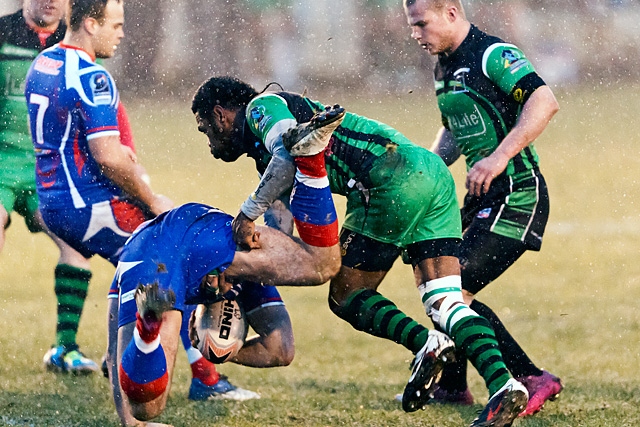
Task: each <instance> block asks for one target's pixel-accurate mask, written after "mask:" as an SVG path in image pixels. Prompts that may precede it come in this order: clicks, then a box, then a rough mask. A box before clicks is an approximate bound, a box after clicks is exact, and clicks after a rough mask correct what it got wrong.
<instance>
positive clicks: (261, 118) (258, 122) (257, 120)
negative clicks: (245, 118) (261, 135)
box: [249, 105, 271, 132]
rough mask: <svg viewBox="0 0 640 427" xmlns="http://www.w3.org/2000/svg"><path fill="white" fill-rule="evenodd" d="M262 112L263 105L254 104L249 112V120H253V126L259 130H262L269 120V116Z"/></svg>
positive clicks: (263, 110)
mask: <svg viewBox="0 0 640 427" xmlns="http://www.w3.org/2000/svg"><path fill="white" fill-rule="evenodd" d="M264 112H265V108H264V105H256V106H255V107H253V108H252V109H251V111H250V112H249V114H250V115H251V121H252V122H253V127H254V128H255V129H256V130H257V131H259V132H263V131H264V129H265V127H266V126H267V124H268V123H269V121H270V120H271V116H270V115H269V116H265V114H264Z"/></svg>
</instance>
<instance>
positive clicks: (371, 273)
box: [192, 77, 527, 425]
mask: <svg viewBox="0 0 640 427" xmlns="http://www.w3.org/2000/svg"><path fill="white" fill-rule="evenodd" d="M324 108H325V107H324V106H323V105H322V104H320V103H318V102H315V101H312V100H311V99H309V98H306V97H303V96H301V95H298V94H295V93H291V92H284V91H282V92H277V93H261V94H259V93H258V92H257V91H256V90H255V89H254V88H253V87H251V86H250V85H248V84H246V83H244V82H242V81H240V80H238V79H235V78H232V77H212V78H210V79H209V80H207V81H206V82H204V83H203V84H202V85H201V86H200V88H199V89H198V90H197V91H196V94H195V96H194V98H193V102H192V111H193V113H194V114H195V116H196V120H197V122H198V128H199V129H200V131H201V132H203V133H204V134H205V135H206V136H207V138H208V139H209V145H210V148H211V153H212V154H213V156H214V157H215V158H218V159H221V160H223V161H226V162H232V161H235V160H236V159H238V158H239V157H240V156H241V155H243V154H247V155H248V156H249V157H251V158H253V159H254V160H255V162H256V165H257V168H258V171H259V172H261V174H262V179H261V181H260V183H259V185H258V187H257V189H256V190H255V192H254V193H253V194H251V195H250V196H249V197H248V198H247V200H246V201H245V202H244V203H243V205H242V207H241V211H240V213H239V214H238V215H237V217H236V218H235V219H234V232H235V237H236V239H237V241H238V243H243V242H244V241H245V240H246V238H247V236H250V235H251V230H252V227H253V221H254V220H255V219H256V218H258V217H259V216H260V215H261V214H262V213H264V212H265V210H267V208H268V207H269V206H270V204H271V203H272V202H273V201H274V200H276V199H277V198H278V197H279V196H280V195H281V194H282V193H283V192H284V191H286V190H288V189H289V188H290V187H291V183H292V182H293V178H292V177H293V174H294V172H295V166H294V164H293V162H292V161H291V158H290V156H289V155H288V152H287V150H286V149H285V148H286V147H288V146H289V145H291V141H296V140H297V139H299V138H302V137H304V135H305V133H304V132H303V133H302V134H300V133H299V132H298V129H299V127H298V124H300V123H307V122H309V120H310V119H311V117H312V116H314V114H317V113H318V112H321V111H322V110H323V109H324ZM309 123H311V124H312V122H309ZM322 129H323V130H324V129H327V128H326V127H325V128H322ZM327 137H328V138H330V141H329V145H328V146H327V148H326V150H325V151H324V154H325V157H326V169H327V173H328V177H329V182H330V186H331V190H332V192H334V193H337V194H341V195H344V196H346V197H347V212H346V217H345V220H344V224H343V229H342V231H341V233H340V247H341V253H342V266H341V268H340V271H339V273H338V275H337V276H336V277H335V278H334V279H332V281H331V285H330V290H329V305H330V307H331V310H332V311H333V312H334V313H335V314H336V315H337V316H339V317H340V318H342V319H343V320H345V321H347V322H349V323H350V324H351V325H352V326H353V327H354V328H355V329H357V330H359V331H364V332H366V333H369V334H371V335H374V336H378V337H382V338H386V339H389V340H392V341H394V342H396V343H399V344H401V345H403V346H405V347H406V348H407V349H409V350H410V351H411V352H413V353H414V354H415V355H416V357H415V359H414V362H413V364H412V374H411V376H410V379H409V382H408V384H407V387H406V388H405V391H404V394H403V402H402V403H403V409H404V410H405V411H408V412H410V411H415V410H418V409H420V408H422V407H423V406H424V404H425V403H426V402H427V401H428V400H429V398H430V396H431V394H432V391H433V390H432V387H433V386H434V383H435V381H434V380H435V378H436V377H437V375H438V374H439V373H440V371H441V369H442V367H443V365H444V364H445V363H447V362H449V361H450V358H451V356H452V353H453V352H454V342H455V345H456V346H458V347H460V348H461V349H462V350H463V351H464V352H465V354H466V355H467V357H468V358H469V359H470V360H471V361H472V363H473V364H474V366H475V367H476V368H477V369H478V372H479V373H480V374H481V376H482V377H483V378H484V380H485V383H486V385H487V387H488V389H489V392H490V394H491V396H492V399H491V401H490V402H489V405H490V408H491V409H492V410H493V411H494V412H493V415H494V420H501V419H504V420H505V422H507V421H508V420H512V419H513V418H515V416H517V414H518V412H519V411H520V410H521V409H524V405H526V402H527V392H526V389H525V388H524V386H522V384H520V383H519V382H517V381H515V380H514V379H513V378H511V375H510V374H509V372H508V370H507V369H506V367H505V365H504V362H503V361H502V356H501V355H500V352H499V350H498V348H497V342H496V341H495V337H494V334H493V330H492V329H491V327H490V326H489V323H488V322H487V321H486V319H484V318H482V317H480V316H478V315H477V314H476V313H475V312H474V311H473V310H471V309H470V308H469V307H468V306H467V305H466V304H465V303H464V302H463V299H462V293H461V288H460V266H459V262H458V259H457V257H456V256H457V248H458V242H459V240H460V237H461V226H460V214H459V210H458V204H457V200H456V194H455V187H454V182H453V178H452V177H451V174H450V173H449V171H448V170H447V167H446V165H445V164H444V162H443V161H442V160H441V159H440V158H439V157H438V156H436V155H434V154H433V153H430V152H429V151H427V150H426V149H424V148H421V147H418V146H416V145H414V144H413V143H411V142H410V141H409V140H408V139H407V138H406V137H405V136H403V135H402V134H401V133H400V132H398V131H397V130H395V129H393V128H391V127H389V126H387V125H385V124H383V123H380V122H377V121H375V120H371V119H368V118H366V117H363V116H359V115H356V114H352V113H346V115H345V117H344V119H343V121H342V122H341V124H340V125H339V126H337V127H336V128H335V129H333V130H332V133H330V134H329V135H327ZM245 230H248V231H245ZM402 252H405V255H406V257H405V259H406V260H407V262H408V263H410V264H411V265H412V267H413V271H414V275H415V279H416V285H417V287H418V290H419V293H420V295H421V298H422V301H423V303H424V307H425V311H426V313H427V314H428V315H429V317H431V319H432V320H433V321H434V323H437V324H439V325H440V327H441V328H442V329H443V330H444V331H445V332H446V333H447V334H448V335H449V336H450V337H451V338H453V341H451V339H450V338H449V337H447V335H444V334H442V333H440V332H438V331H435V330H432V331H429V330H427V328H425V327H424V326H422V325H420V324H419V323H418V322H416V321H415V320H413V319H411V318H409V317H408V316H406V315H405V314H404V313H403V312H402V311H400V310H399V309H398V307H396V305H395V304H394V303H393V302H391V301H390V300H389V299H387V298H385V297H384V296H383V295H381V294H380V293H378V292H377V288H378V286H379V285H380V283H381V282H382V280H383V279H384V277H385V275H386V274H387V272H388V271H389V270H390V269H391V266H392V265H393V263H394V261H395V260H396V259H397V258H398V256H399V255H400V254H401V253H402ZM505 425H506V424H505Z"/></svg>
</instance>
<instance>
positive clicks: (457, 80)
mask: <svg viewBox="0 0 640 427" xmlns="http://www.w3.org/2000/svg"><path fill="white" fill-rule="evenodd" d="M469 71H470V69H469V68H466V67H465V68H459V69H457V70H456V71H455V72H454V73H453V78H454V80H453V81H451V82H449V84H450V85H451V86H452V87H453V90H452V92H453V93H465V92H469V89H468V88H467V77H468V75H469Z"/></svg>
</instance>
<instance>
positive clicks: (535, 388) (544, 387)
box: [517, 370, 564, 417]
mask: <svg viewBox="0 0 640 427" xmlns="http://www.w3.org/2000/svg"><path fill="white" fill-rule="evenodd" d="M517 380H518V381H520V382H521V383H522V384H524V386H525V387H526V388H527V391H528V392H529V403H527V408H526V409H525V410H524V411H522V412H521V413H520V416H521V417H526V416H527V415H533V414H535V413H537V412H539V411H540V410H541V409H542V407H543V406H544V403H545V402H546V401H547V400H550V401H554V400H556V399H557V398H558V395H559V394H560V392H561V391H562V389H563V388H564V386H563V385H562V381H561V380H560V378H558V377H556V376H555V375H553V374H551V373H549V372H547V371H544V370H543V371H542V375H529V376H527V377H519V378H517Z"/></svg>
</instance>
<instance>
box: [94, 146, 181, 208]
mask: <svg viewBox="0 0 640 427" xmlns="http://www.w3.org/2000/svg"><path fill="white" fill-rule="evenodd" d="M89 150H90V151H91V154H92V155H93V157H94V158H95V159H96V161H97V162H98V164H99V165H100V167H101V170H102V172H103V173H104V174H105V175H106V176H107V177H108V178H109V179H110V180H111V181H113V182H114V183H115V184H116V185H117V186H119V187H120V188H122V189H123V190H124V191H125V192H126V193H127V194H129V195H130V196H132V197H135V198H136V199H138V200H139V201H141V202H142V203H144V204H145V205H146V206H148V207H149V209H150V210H151V212H153V213H154V214H156V215H158V214H160V213H162V212H164V211H166V210H169V209H171V208H172V207H173V202H171V200H169V199H168V198H166V197H164V196H162V195H158V194H154V193H153V191H152V190H151V187H149V185H148V184H147V183H146V182H144V179H143V177H142V169H141V168H140V167H139V166H138V164H137V163H135V162H134V161H133V159H132V158H131V156H129V155H127V153H126V152H125V150H123V149H122V145H121V144H120V140H119V138H118V136H115V135H111V136H104V137H98V138H94V139H92V140H91V141H89Z"/></svg>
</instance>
